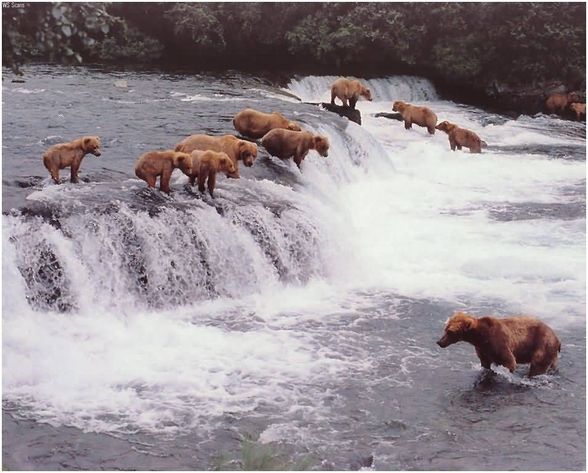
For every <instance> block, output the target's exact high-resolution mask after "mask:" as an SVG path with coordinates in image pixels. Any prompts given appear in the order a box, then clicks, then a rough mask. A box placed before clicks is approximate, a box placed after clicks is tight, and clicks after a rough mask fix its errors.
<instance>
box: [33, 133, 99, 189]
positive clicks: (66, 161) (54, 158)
mask: <svg viewBox="0 0 588 473" xmlns="http://www.w3.org/2000/svg"><path fill="white" fill-rule="evenodd" d="M88 153H92V154H93V155H94V156H100V154H101V153H100V137H99V136H83V137H82V138H78V139H77V140H73V141H70V142H69V143H59V144H56V145H53V146H51V147H50V148H49V149H48V150H47V151H45V153H44V154H43V164H44V165H45V167H46V168H47V170H48V171H49V173H50V174H51V178H52V179H53V182H55V184H59V170H60V169H64V168H67V167H71V182H73V183H77V182H78V171H79V169H80V165H81V164H82V159H84V156H85V155H86V154H88Z"/></svg>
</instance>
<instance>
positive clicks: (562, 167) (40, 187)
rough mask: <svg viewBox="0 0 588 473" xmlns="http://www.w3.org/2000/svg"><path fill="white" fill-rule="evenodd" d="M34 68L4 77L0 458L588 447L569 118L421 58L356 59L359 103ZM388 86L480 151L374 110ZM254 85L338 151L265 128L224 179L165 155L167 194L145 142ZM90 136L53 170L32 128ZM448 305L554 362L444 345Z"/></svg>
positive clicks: (7, 462)
mask: <svg viewBox="0 0 588 473" xmlns="http://www.w3.org/2000/svg"><path fill="white" fill-rule="evenodd" d="M26 72H27V74H26V82H25V83H12V82H10V81H9V80H8V79H9V78H10V77H11V76H10V73H8V72H7V71H5V74H4V75H5V80H4V82H3V87H2V88H3V98H2V100H3V117H2V118H3V137H4V138H3V150H2V151H3V153H2V155H3V163H2V170H3V218H2V221H3V232H2V233H3V254H2V268H3V289H2V290H3V302H2V304H3V307H2V308H3V336H2V346H3V465H4V467H6V468H9V469H28V470H34V469H49V470H51V469H80V468H84V469H101V468H107V469H165V470H177V469H192V470H206V469H211V468H213V467H214V465H215V464H217V463H215V462H218V461H219V458H223V459H224V460H223V461H226V463H225V464H224V465H225V467H230V468H237V467H238V466H239V464H238V461H239V459H240V458H241V455H242V445H241V439H243V438H244V436H251V437H253V438H254V439H256V443H257V444H258V445H269V446H271V448H272V449H273V451H276V452H280V453H281V454H282V455H284V456H285V457H286V458H288V459H290V460H291V461H292V462H299V461H305V462H308V463H307V464H308V465H309V466H308V468H310V469H337V470H348V469H359V468H360V467H368V468H372V469H376V470H397V469H404V470H415V469H417V470H423V469H425V470H446V469H450V470H461V469H468V470H486V469H499V470H506V469H523V470H536V469H539V470H544V469H546V470H560V469H575V470H582V469H585V467H586V465H585V445H586V423H585V419H586V415H585V405H586V376H585V373H586V339H585V329H586V323H585V313H586V300H585V294H586V292H585V287H586V280H585V278H586V254H585V242H586V233H585V228H586V219H585V213H586V192H585V186H586V159H585V158H586V152H585V149H586V148H585V147H586V133H585V124H584V123H583V122H571V121H566V120H560V119H558V118H555V117H549V116H544V115H538V116H535V117H528V116H521V117H519V118H518V119H516V120H513V119H510V118H507V117H505V116H502V115H498V114H494V113H489V112H486V111H484V110H481V109H478V108H475V107H472V106H466V105H462V104H459V103H454V102H451V101H448V100H445V99H443V98H442V97H439V96H438V94H437V92H436V90H435V87H434V85H433V84H432V83H430V82H429V81H428V80H426V79H423V78H418V77H404V76H394V77H388V78H381V79H370V80H369V81H367V82H368V85H369V86H370V88H371V89H372V94H373V96H374V101H373V102H365V101H361V100H360V102H358V105H357V108H358V109H359V110H360V111H361V113H362V123H363V125H362V126H359V125H356V124H355V123H351V122H349V121H348V120H347V119H344V118H341V117H338V116H337V115H335V114H332V113H330V112H327V111H323V110H321V109H319V108H318V107H316V106H313V105H309V104H305V103H303V102H317V101H320V100H323V101H325V100H328V99H329V84H330V83H331V81H332V80H333V79H334V78H332V77H313V76H308V77H297V78H293V79H292V80H291V81H290V83H289V84H288V85H285V86H284V85H282V86H278V85H275V84H272V82H271V81H269V80H266V79H263V78H258V77H252V76H249V75H243V74H239V73H227V74H225V75H214V76H213V75H206V74H201V75H193V74H192V75H190V74H180V73H162V72H128V71H115V72H113V71H104V70H101V69H97V68H90V67H88V68H67V67H54V66H41V65H39V66H29V67H28V68H27V69H26ZM120 80H125V81H127V84H128V86H127V87H117V86H116V85H115V82H117V81H120ZM119 85H120V83H119ZM298 98H299V99H301V100H302V101H303V102H300V101H299V100H298ZM399 99H400V100H407V101H411V102H415V103H419V104H426V105H428V106H429V107H431V108H432V109H433V110H435V112H436V113H437V115H438V116H439V120H440V121H441V120H449V121H453V122H457V123H459V124H461V125H462V126H464V127H466V128H470V129H472V130H474V131H475V132H477V133H478V134H479V135H480V136H481V137H482V139H484V140H485V141H486V142H487V143H488V145H489V146H488V148H487V149H485V150H484V153H483V154H481V155H473V154H470V153H469V152H465V151H464V152H452V151H451V150H450V149H449V144H448V140H447V136H446V135H445V134H444V133H441V132H437V133H436V134H435V135H434V136H429V135H428V134H427V132H426V130H425V129H423V128H419V127H417V126H414V127H413V129H412V130H410V131H407V130H405V129H404V126H403V125H402V123H401V122H398V121H395V120H389V119H386V118H379V117H376V116H375V114H376V113H377V112H391V104H392V101H393V100H399ZM245 107H253V108H257V109H260V110H264V111H280V112H283V113H284V114H286V115H287V116H289V117H291V118H292V119H295V120H297V121H299V122H300V123H301V124H302V125H303V126H304V127H305V128H307V129H309V130H311V131H314V132H319V133H321V134H325V135H327V136H328V137H329V140H330V142H331V150H330V152H329V156H328V158H322V157H320V156H318V155H317V154H316V153H315V152H313V151H311V152H310V153H309V155H308V156H307V158H306V160H305V161H304V163H303V166H302V172H299V171H298V169H297V168H296V166H295V164H294V163H292V162H286V163H284V162H281V161H279V160H277V159H275V158H272V157H269V156H268V155H267V153H266V152H265V150H264V149H263V148H262V147H260V148H259V154H258V159H257V161H256V162H255V165H254V166H253V167H251V168H243V167H241V175H242V177H241V179H239V180H233V179H231V180H227V179H225V178H223V177H221V178H220V179H218V181H217V190H216V191H215V199H214V200H212V199H211V198H210V197H208V196H203V195H200V194H199V193H198V191H197V190H195V189H194V190H193V189H190V188H189V187H188V186H187V185H186V183H187V178H186V177H185V176H183V175H181V173H180V172H179V171H176V172H175V173H174V175H173V176H172V193H171V195H170V196H167V195H162V194H161V193H160V192H159V191H157V190H155V191H153V190H149V189H147V188H146V185H145V183H144V182H143V181H140V180H138V179H136V178H135V176H134V173H133V164H134V162H135V160H136V159H137V157H138V156H139V155H140V154H142V153H143V152H145V151H148V150H152V149H166V148H173V146H174V145H175V143H177V142H178V141H179V140H180V139H182V138H183V137H185V136H187V135H189V134H193V133H210V134H226V133H234V130H233V127H232V117H233V116H234V114H235V113H237V112H238V111H239V110H241V109H243V108H245ZM84 134H97V135H100V136H101V138H102V143H103V148H102V156H101V157H99V158H95V157H94V156H92V155H88V156H87V157H86V158H85V159H84V161H83V163H82V167H81V173H80V178H81V183H80V184H78V185H73V184H70V183H69V182H68V179H67V178H68V177H69V173H68V172H67V170H65V172H62V178H64V179H63V180H64V181H65V182H64V183H63V184H61V185H58V186H56V185H53V184H52V183H51V181H50V179H49V177H48V175H47V172H46V170H45V168H44V167H43V164H42V161H41V156H42V154H43V151H44V150H45V149H47V148H48V147H49V146H50V145H51V144H53V143H58V142H61V141H68V140H71V139H74V138H76V137H79V136H82V135H84ZM455 310H464V311H468V312H471V313H474V314H477V315H488V314H495V315H498V316H505V315H510V314H522V313H525V314H532V315H535V316H537V317H540V318H541V319H542V320H544V321H546V322H547V323H548V324H550V325H551V326H552V327H553V328H554V330H555V331H556V332H557V333H558V335H559V337H560V339H561V340H562V350H561V360H560V366H559V369H558V371H557V372H556V373H554V374H550V375H544V376H539V377H537V378H534V379H532V380H529V379H528V378H527V377H526V376H525V375H526V372H527V369H528V367H527V366H521V367H519V368H518V369H517V371H516V372H515V373H514V374H510V373H509V372H508V371H507V370H505V369H503V368H496V369H495V374H494V375H493V376H489V375H487V374H484V373H483V372H482V370H481V367H480V365H479V361H478V359H477V357H476V356H475V352H474V348H473V347H472V346H470V345H467V344H458V345H454V346H451V347H450V348H448V349H445V350H442V349H441V348H439V347H438V346H437V345H436V344H435V341H436V340H437V339H438V338H439V337H440V335H441V333H442V330H443V324H444V322H445V320H446V319H447V317H448V316H450V315H451V313H452V312H453V311H455ZM227 465H228V466H227Z"/></svg>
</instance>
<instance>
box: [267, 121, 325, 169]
mask: <svg viewBox="0 0 588 473" xmlns="http://www.w3.org/2000/svg"><path fill="white" fill-rule="evenodd" d="M261 144H262V145H263V146H264V148H265V149H266V150H267V151H268V152H269V154H271V155H272V156H277V157H278V158H280V159H289V158H294V162H295V163H296V166H298V169H300V164H301V163H302V160H303V159H304V158H305V157H306V155H307V154H308V151H309V150H311V149H314V150H316V151H317V152H318V153H319V154H320V155H321V156H323V157H325V158H326V157H327V156H328V155H329V140H328V139H327V138H326V137H325V136H321V135H313V134H312V133H310V132H308V131H290V130H283V129H281V128H276V129H275V130H271V131H270V132H268V133H267V134H266V135H265V136H264V137H263V138H262V139H261Z"/></svg>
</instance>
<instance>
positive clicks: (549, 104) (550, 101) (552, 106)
mask: <svg viewBox="0 0 588 473" xmlns="http://www.w3.org/2000/svg"><path fill="white" fill-rule="evenodd" d="M578 100H579V97H578V94H576V93H575V92H568V93H567V94H551V95H549V97H547V100H546V101H545V108H547V111H548V112H549V113H559V114H562V113H563V112H565V110H566V108H567V106H568V104H570V103H572V102H577V101H578Z"/></svg>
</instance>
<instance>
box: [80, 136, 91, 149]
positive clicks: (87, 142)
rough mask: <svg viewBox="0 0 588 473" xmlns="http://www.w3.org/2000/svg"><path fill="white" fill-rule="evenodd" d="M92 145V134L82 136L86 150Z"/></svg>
mask: <svg viewBox="0 0 588 473" xmlns="http://www.w3.org/2000/svg"><path fill="white" fill-rule="evenodd" d="M91 145H92V137H91V136H84V137H83V138H82V148H83V149H84V151H87V150H88V149H89V148H90V146H91Z"/></svg>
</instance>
